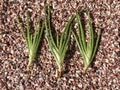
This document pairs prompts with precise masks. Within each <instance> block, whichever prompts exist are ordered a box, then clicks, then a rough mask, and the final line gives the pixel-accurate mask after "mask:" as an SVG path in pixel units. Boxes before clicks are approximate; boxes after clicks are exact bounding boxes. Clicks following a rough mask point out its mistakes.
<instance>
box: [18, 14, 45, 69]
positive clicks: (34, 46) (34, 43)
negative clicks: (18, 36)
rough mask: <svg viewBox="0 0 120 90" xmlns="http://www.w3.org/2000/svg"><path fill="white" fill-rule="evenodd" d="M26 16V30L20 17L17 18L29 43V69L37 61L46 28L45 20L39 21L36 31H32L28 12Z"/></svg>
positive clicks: (36, 24) (35, 27)
mask: <svg viewBox="0 0 120 90" xmlns="http://www.w3.org/2000/svg"><path fill="white" fill-rule="evenodd" d="M25 16H26V28H25V27H24V26H23V23H22V21H21V20H20V17H19V16H17V22H18V24H19V27H20V30H21V32H22V33H23V36H24V38H25V40H26V43H27V48H28V53H29V62H28V65H27V68H28V69H29V68H30V66H31V64H32V62H33V61H34V60H35V57H36V54H37V51H38V47H39V43H40V41H41V38H42V34H43V30H44V28H45V26H44V20H40V19H38V20H37V22H36V23H35V26H34V30H32V25H31V18H30V15H29V14H28V12H27V13H26V15H25Z"/></svg>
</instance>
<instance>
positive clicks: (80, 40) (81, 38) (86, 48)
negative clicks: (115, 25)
mask: <svg viewBox="0 0 120 90" xmlns="http://www.w3.org/2000/svg"><path fill="white" fill-rule="evenodd" d="M76 18H77V24H78V35H76V34H75V33H74V32H72V33H73V36H74V38H75V41H76V43H77V46H78V48H79V50H80V52H81V55H82V57H83V59H84V73H85V72H86V70H87V68H88V67H89V65H90V64H91V62H92V61H93V59H94V57H95V53H96V50H97V47H98V42H99V40H100V35H101V30H99V32H98V35H97V39H96V40H95V37H94V31H93V26H92V23H91V19H90V13H88V29H89V30H88V31H89V40H88V41H87V40H86V37H85V32H84V30H83V26H82V23H81V19H80V16H79V14H78V13H76Z"/></svg>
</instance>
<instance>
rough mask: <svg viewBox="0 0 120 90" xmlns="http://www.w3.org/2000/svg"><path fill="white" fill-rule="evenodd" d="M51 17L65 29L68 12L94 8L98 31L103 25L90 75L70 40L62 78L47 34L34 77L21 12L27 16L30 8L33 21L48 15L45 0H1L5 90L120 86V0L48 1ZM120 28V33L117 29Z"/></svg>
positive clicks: (0, 88)
mask: <svg viewBox="0 0 120 90" xmlns="http://www.w3.org/2000/svg"><path fill="white" fill-rule="evenodd" d="M46 3H51V6H52V10H51V12H52V22H53V26H54V28H55V30H57V31H59V32H61V31H60V30H62V29H63V27H64V26H65V24H66V22H67V21H68V19H69V17H70V16H71V15H73V14H75V11H76V10H81V9H82V8H83V7H84V8H85V9H86V10H89V11H91V13H92V15H93V21H94V22H93V23H94V24H95V30H97V29H101V30H102V31H103V32H102V36H101V42H100V46H99V48H98V52H97V55H96V58H95V61H94V62H93V63H92V65H91V67H89V68H88V71H87V74H86V75H83V74H82V72H83V60H82V58H81V55H80V53H79V50H78V48H77V47H76V45H75V44H74V43H72V42H71V46H70V49H69V51H68V53H67V56H66V59H65V62H64V65H63V66H64V68H65V69H64V71H65V72H64V74H63V77H62V78H61V79H60V80H57V77H56V70H57V66H56V63H55V60H54V58H53V56H52V54H51V52H50V50H49V48H48V44H47V42H46V39H45V38H43V39H42V45H41V47H40V49H39V51H38V54H39V55H38V57H37V58H36V61H35V62H34V63H33V67H32V69H31V71H30V76H29V77H28V75H27V70H26V66H27V63H28V55H27V48H26V43H25V40H24V38H23V36H22V33H21V32H20V30H19V28H18V25H17V22H16V19H15V17H16V15H19V16H20V17H21V18H22V19H23V20H24V19H25V17H24V13H25V12H26V11H27V10H29V11H30V12H31V13H32V17H31V18H32V20H33V21H35V20H36V17H37V16H40V17H41V18H42V17H43V16H44V13H43V7H44V0H0V90H120V27H119V26H120V23H119V22H120V19H119V18H120V1H119V0H48V1H46ZM118 31H119V32H118Z"/></svg>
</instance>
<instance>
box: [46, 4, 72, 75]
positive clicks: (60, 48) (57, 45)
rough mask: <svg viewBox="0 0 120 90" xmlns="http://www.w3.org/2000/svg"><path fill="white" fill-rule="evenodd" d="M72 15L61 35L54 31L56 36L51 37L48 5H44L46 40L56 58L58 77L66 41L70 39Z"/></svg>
mask: <svg viewBox="0 0 120 90" xmlns="http://www.w3.org/2000/svg"><path fill="white" fill-rule="evenodd" d="M73 19H74V17H71V18H70V20H69V22H68V23H67V25H66V27H65V28H64V31H63V33H62V35H61V36H60V35H59V34H58V32H57V31H56V37H55V38H53V35H52V32H51V25H50V6H49V5H48V6H46V7H45V27H46V39H47V41H48V45H49V48H50V50H51V52H52V54H53V56H54V58H55V60H56V63H57V66H58V72H59V74H58V77H61V73H62V63H63V61H64V58H65V55H66V51H67V49H68V46H69V45H68V43H69V41H70V36H71V23H72V21H73Z"/></svg>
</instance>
